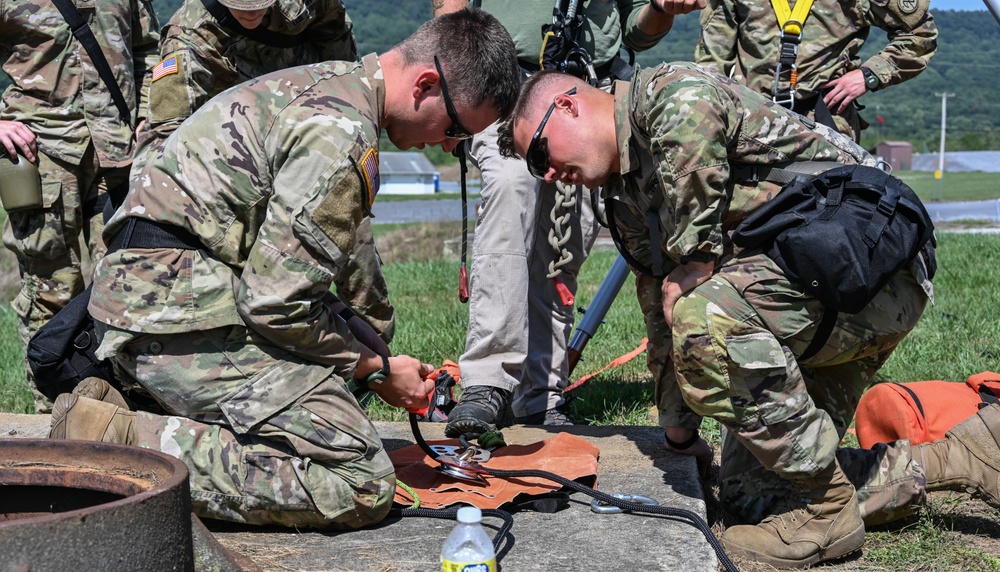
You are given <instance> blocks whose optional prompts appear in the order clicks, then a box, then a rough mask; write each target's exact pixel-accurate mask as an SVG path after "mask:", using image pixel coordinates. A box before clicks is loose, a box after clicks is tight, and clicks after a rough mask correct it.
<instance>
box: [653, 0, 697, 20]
mask: <svg viewBox="0 0 1000 572" xmlns="http://www.w3.org/2000/svg"><path fill="white" fill-rule="evenodd" d="M649 1H650V2H656V5H657V6H659V7H660V8H663V12H664V13H666V14H671V15H673V16H679V15H681V14H689V13H691V12H694V11H695V10H701V9H702V8H704V7H705V4H706V1H707V0H649Z"/></svg>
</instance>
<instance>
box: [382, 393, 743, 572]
mask: <svg viewBox="0 0 1000 572" xmlns="http://www.w3.org/2000/svg"><path fill="white" fill-rule="evenodd" d="M410 430H411V431H412V432H413V438H414V439H415V440H416V442H417V445H418V446H419V447H420V449H421V450H422V451H423V452H424V453H426V454H427V455H428V456H429V457H430V458H431V459H434V460H435V461H437V462H439V463H442V465H445V466H447V463H446V462H444V461H442V460H441V459H440V457H441V455H439V454H438V453H437V452H436V451H434V449H432V448H431V446H430V445H428V444H427V441H425V440H424V437H423V435H421V434H420V427H419V426H418V424H417V416H416V414H415V413H413V412H411V413H410ZM460 468H461V470H463V471H471V472H475V473H481V474H486V475H490V476H494V477H499V478H501V479H511V478H516V477H538V478H542V479H548V480H550V481H552V482H555V483H559V484H560V485H562V486H564V487H568V488H570V489H573V490H574V491H577V492H580V493H583V494H585V495H587V496H589V497H592V498H594V499H596V500H597V501H598V502H600V503H602V504H605V505H612V506H616V507H618V508H620V509H622V510H627V511H630V512H645V513H650V514H658V515H662V516H669V517H674V518H677V519H679V520H682V521H684V522H688V523H690V524H691V525H693V526H694V527H695V528H697V529H698V530H700V531H701V533H702V534H703V535H704V536H705V539H706V540H707V541H708V544H709V545H710V546H711V547H712V550H714V551H715V555H716V556H717V557H718V559H719V562H720V563H721V564H722V566H723V567H724V568H725V569H726V571H727V572H739V570H738V569H737V568H736V565H735V564H733V561H732V560H730V558H729V555H728V554H726V551H725V550H724V549H723V548H722V544H721V543H719V539H717V538H716V537H715V535H714V534H712V529H711V528H709V526H708V523H706V522H705V521H704V520H703V519H702V518H701V517H700V516H698V515H697V514H696V513H694V512H692V511H689V510H686V509H682V508H674V507H669V506H658V505H648V504H643V503H639V502H633V501H631V500H625V499H621V498H619V497H616V496H613V495H609V494H607V493H602V492H601V491H598V490H596V489H592V488H590V487H588V486H585V485H581V484H580V483H578V482H576V481H571V480H569V479H567V478H565V477H562V476H560V475H557V474H555V473H550V472H548V471H542V470H538V469H525V470H520V471H508V470H500V469H488V468H486V467H484V466H482V465H479V464H478V463H463V464H462V465H461V467H460ZM403 510H404V512H405V511H406V510H415V511H425V510H428V509H403ZM490 512H504V511H490ZM455 513H457V509H456V510H455ZM486 513H487V511H483V514H486ZM390 514H391V513H390ZM504 514H506V515H507V518H510V525H513V518H511V517H510V515H509V514H507V513H506V512H504ZM413 516H432V515H413ZM433 516H436V514H435V515H433ZM496 516H499V515H496ZM509 530H510V526H508V523H507V519H506V518H504V527H501V530H500V533H498V534H497V536H496V538H494V539H493V544H494V547H496V546H497V545H498V542H499V540H501V539H502V538H503V535H504V534H506V533H507V531H509Z"/></svg>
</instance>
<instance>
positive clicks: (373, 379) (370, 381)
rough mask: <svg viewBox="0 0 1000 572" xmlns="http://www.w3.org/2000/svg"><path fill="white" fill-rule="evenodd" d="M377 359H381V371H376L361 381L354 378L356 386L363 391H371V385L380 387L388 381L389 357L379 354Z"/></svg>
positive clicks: (389, 371)
mask: <svg viewBox="0 0 1000 572" xmlns="http://www.w3.org/2000/svg"><path fill="white" fill-rule="evenodd" d="M379 357H380V358H382V369H376V370H375V371H373V372H371V373H369V374H368V375H367V376H366V377H365V378H364V379H363V380H358V379H357V378H355V381H357V382H358V385H359V386H361V387H363V388H364V389H371V386H372V385H382V383H383V382H384V381H385V380H387V379H389V376H390V375H391V374H392V372H391V370H390V369H389V357H388V356H384V355H381V354H379Z"/></svg>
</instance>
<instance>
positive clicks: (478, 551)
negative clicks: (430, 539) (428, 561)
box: [441, 506, 497, 572]
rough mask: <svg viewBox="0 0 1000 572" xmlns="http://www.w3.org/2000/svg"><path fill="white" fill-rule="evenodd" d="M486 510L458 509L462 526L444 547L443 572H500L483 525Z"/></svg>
mask: <svg viewBox="0 0 1000 572" xmlns="http://www.w3.org/2000/svg"><path fill="white" fill-rule="evenodd" d="M482 520H483V511H481V510H479V509H478V508H476V507H474V506H463V507H462V508H460V509H458V526H456V527H455V528H454V530H452V531H451V534H449V535H448V538H447V539H446V540H445V541H444V546H443V547H442V548H441V570H442V572H496V570H497V557H496V553H495V552H494V551H493V541H491V540H490V537H489V535H487V534H486V530H484V529H483V525H482V524H480V523H481V522H482Z"/></svg>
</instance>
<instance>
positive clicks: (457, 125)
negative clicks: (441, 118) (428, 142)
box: [434, 56, 472, 141]
mask: <svg viewBox="0 0 1000 572" xmlns="http://www.w3.org/2000/svg"><path fill="white" fill-rule="evenodd" d="M434 67H436V68H437V71H438V77H440V78H441V95H442V96H444V109H445V111H447V112H448V118H449V119H451V127H449V128H448V129H445V130H444V136H445V137H447V138H448V139H455V140H458V141H461V140H463V139H471V138H472V133H471V132H470V131H469V130H468V129H466V128H465V127H463V126H462V122H461V121H459V120H458V111H456V110H455V104H454V103H452V102H451V97H449V96H448V84H447V83H446V82H445V81H444V71H442V70H441V62H439V61H438V57H437V56H434Z"/></svg>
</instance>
